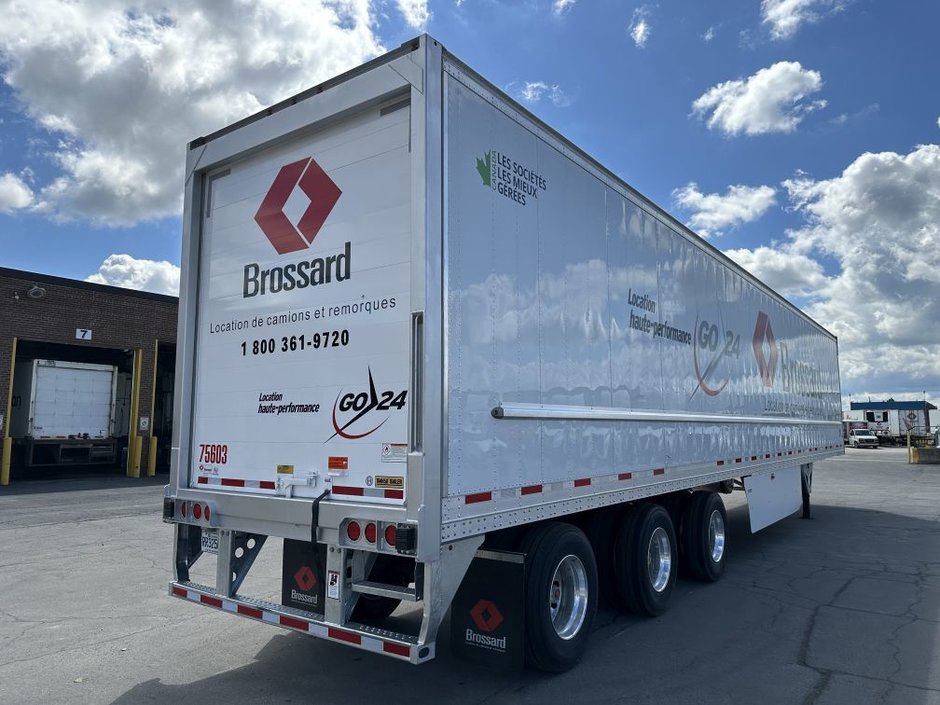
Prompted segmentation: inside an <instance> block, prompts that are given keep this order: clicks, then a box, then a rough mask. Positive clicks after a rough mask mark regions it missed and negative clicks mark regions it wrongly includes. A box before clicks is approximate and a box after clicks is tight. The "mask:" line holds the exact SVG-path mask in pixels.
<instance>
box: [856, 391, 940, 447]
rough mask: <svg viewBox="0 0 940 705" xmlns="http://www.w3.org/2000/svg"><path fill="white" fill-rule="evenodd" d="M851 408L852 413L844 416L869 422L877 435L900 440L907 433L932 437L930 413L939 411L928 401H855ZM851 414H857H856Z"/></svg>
mask: <svg viewBox="0 0 940 705" xmlns="http://www.w3.org/2000/svg"><path fill="white" fill-rule="evenodd" d="M849 408H850V409H851V411H850V412H849V414H847V415H844V416H851V417H852V419H853V420H859V421H867V422H868V423H869V428H870V429H872V430H875V431H876V433H877V432H879V431H882V432H883V433H885V434H887V435H890V436H894V437H898V438H900V437H902V436H904V435H905V434H907V433H910V434H912V435H918V436H920V435H930V433H931V432H932V430H933V425H932V424H931V423H930V412H931V411H936V410H937V407H936V406H934V405H933V404H931V403H930V402H929V401H927V400H921V401H895V400H894V399H886V400H885V401H853V402H850V405H849ZM851 412H856V414H852V413H851ZM873 424H877V425H873ZM879 435H881V434H879Z"/></svg>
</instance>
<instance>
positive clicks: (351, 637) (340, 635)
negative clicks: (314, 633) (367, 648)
mask: <svg viewBox="0 0 940 705" xmlns="http://www.w3.org/2000/svg"><path fill="white" fill-rule="evenodd" d="M326 635H327V636H328V637H330V639H339V640H340V641H345V642H348V643H350V644H356V645H357V646H358V645H361V644H362V637H361V636H359V635H358V634H353V633H352V632H344V631H340V630H339V629H334V628H333V627H330V628H329V629H327V630H326Z"/></svg>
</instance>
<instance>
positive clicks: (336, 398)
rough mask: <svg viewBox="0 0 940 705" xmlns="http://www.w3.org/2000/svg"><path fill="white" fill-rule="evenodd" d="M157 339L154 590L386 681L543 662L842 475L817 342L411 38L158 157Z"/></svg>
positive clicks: (479, 82)
mask: <svg viewBox="0 0 940 705" xmlns="http://www.w3.org/2000/svg"><path fill="white" fill-rule="evenodd" d="M178 341H179V348H180V352H179V355H178V368H177V376H176V384H177V388H176V396H175V398H176V404H177V408H176V417H177V423H175V424H174V436H175V437H174V441H173V459H172V473H171V480H170V484H169V485H168V487H167V490H166V498H165V503H164V517H165V519H166V520H167V521H168V522H172V523H173V524H175V578H174V580H173V581H172V583H171V584H170V586H169V591H170V594H171V595H174V596H176V597H180V598H183V599H185V600H188V601H190V602H193V603H199V604H202V605H207V606H210V607H215V608H217V609H221V610H224V611H226V612H229V613H232V614H238V615H241V616H244V617H248V618H250V619H254V620H256V621H258V622H266V623H269V624H274V625H277V626H281V627H285V628H288V629H293V630H295V631H299V632H302V633H305V634H310V635H314V636H318V637H322V638H325V639H329V640H332V641H336V642H339V643H342V644H348V645H353V646H356V647H359V648H362V649H367V650H371V651H376V652H380V653H384V654H386V655H389V656H392V657H395V658H399V659H404V660H407V661H410V662H412V663H420V662H424V661H427V660H428V659H431V658H433V657H434V654H435V641H436V639H437V633H438V627H439V626H440V624H441V620H442V618H443V617H444V614H445V612H447V610H448V608H451V607H452V617H451V624H452V630H451V631H452V634H451V638H452V641H453V643H454V644H455V646H457V647H458V648H460V649H462V650H464V651H465V652H466V653H469V654H474V653H476V654H478V655H481V656H493V657H496V658H506V659H510V660H511V659H519V660H521V659H523V658H524V659H525V661H526V662H527V663H528V664H529V665H531V666H534V667H536V668H540V669H544V670H549V671H559V670H564V669H566V668H569V667H571V666H572V665H573V664H574V663H576V662H577V661H578V659H579V658H580V657H581V655H582V653H583V652H584V649H585V647H586V644H587V639H588V636H589V633H590V631H591V624H592V620H593V617H594V614H595V611H596V609H597V605H598V602H599V600H600V598H601V597H602V596H606V597H607V598H609V600H610V601H611V603H612V604H615V605H619V606H621V607H624V608H628V609H632V610H635V611H637V612H640V613H644V614H659V613H660V612H662V610H663V609H665V607H666V604H667V602H668V600H669V596H670V593H671V591H672V588H673V585H674V583H675V579H676V571H677V568H678V566H679V564H680V560H681V561H682V562H683V563H684V564H685V565H687V566H688V569H689V572H690V574H691V575H693V576H695V577H698V578H701V579H705V580H716V579H718V578H719V577H720V576H721V574H722V571H723V568H724V565H725V560H726V557H727V551H726V540H727V531H726V521H725V519H726V517H725V510H724V506H723V503H722V501H721V498H720V496H719V495H718V494H717V491H718V490H721V491H731V489H732V488H738V489H743V490H745V491H746V494H747V498H748V505H749V512H750V519H751V528H752V530H755V531H756V530H758V529H760V528H761V527H763V526H766V525H768V524H770V523H773V522H774V521H777V520H779V519H781V518H783V517H786V516H789V515H791V514H793V513H794V512H795V511H797V510H799V509H800V507H801V504H802V506H803V509H804V512H808V509H809V505H808V498H809V491H810V486H811V478H812V467H813V462H814V461H816V460H818V459H820V458H824V457H826V456H829V455H834V454H837V453H841V452H843V451H842V448H843V445H842V438H841V425H840V420H841V403H840V388H839V376H838V365H837V346H836V340H835V338H834V337H833V336H832V335H831V334H830V333H829V332H827V331H826V330H824V329H823V328H821V327H820V326H819V325H818V324H816V323H814V322H813V321H812V320H810V319H809V318H807V317H806V316H805V315H804V314H802V313H801V312H800V311H799V310H797V309H796V308H795V307H794V306H792V305H791V304H789V303H788V302H787V301H785V300H784V299H783V298H781V297H780V296H779V295H777V294H776V293H775V292H773V291H772V290H770V289H769V288H768V287H767V286H765V285H764V284H762V283H761V282H759V281H757V280H756V279H754V277H752V276H751V275H749V274H748V273H747V272H745V271H744V270H743V269H741V268H740V267H738V266H736V265H735V264H733V263H732V262H731V261H730V260H728V259H727V258H726V257H724V256H723V255H722V254H721V253H719V252H718V251H717V250H715V249H714V248H713V247H711V246H710V245H708V244H707V243H705V242H704V241H703V240H701V239H700V238H698V237H697V236H696V235H695V234H694V233H692V232H691V231H689V230H688V229H687V228H686V227H685V226H683V225H682V224H681V223H679V222H678V221H677V220H675V219H674V218H673V217H671V216H670V215H668V214H667V213H665V212H664V211H663V210H662V209H660V208H659V207H657V206H656V205H655V204H653V203H651V202H650V201H649V200H647V199H646V198H644V197H643V196H641V195H640V194H639V193H637V192H636V191H634V190H633V189H632V188H631V187H629V186H628V185H626V184H625V183H623V182H622V181H621V180H620V179H618V178H617V177H616V176H615V175H614V174H612V173H611V172H609V171H608V170H606V169H605V168H604V167H602V166H601V165H600V164H598V163H597V162H595V161H594V160H593V159H591V158H590V157H589V156H588V155H586V154H585V153H584V152H582V151H580V150H579V149H578V148H577V147H575V146H574V145H572V144H571V143H570V142H568V141H567V140H565V139H564V138H563V137H562V136H560V135H559V134H557V133H556V132H554V131H553V130H552V129H551V128H549V127H548V126H547V125H545V124H544V123H542V122H540V121H539V120H538V119H537V118H535V117H534V116H532V115H531V114H530V113H528V112H527V111H526V110H525V109H524V108H522V107H521V106H519V105H518V104H516V103H515V102H513V101H512V100H511V99H509V98H508V97H507V96H506V95H504V94H503V93H502V92H501V91H499V90H498V89H497V88H495V87H494V86H493V85H491V84H489V83H488V82H486V81H485V80H484V79H483V78H482V77H480V76H479V75H477V74H476V73H474V72H473V71H472V70H471V69H469V68H468V67H467V66H465V65H464V64H462V63H461V62H460V61H459V60H457V59H456V58H455V57H453V56H452V55H450V54H449V53H448V52H447V51H446V50H444V49H443V47H441V45H440V44H438V43H437V42H436V41H435V40H433V39H432V38H430V37H427V36H423V37H421V38H419V39H417V40H415V41H413V42H411V43H409V44H407V45H404V46H402V47H401V48H400V49H398V50H396V51H393V52H391V53H390V54H388V55H386V56H383V57H381V58H379V59H376V60H375V61H372V62H371V63H368V64H366V65H364V66H362V67H360V68H358V69H356V70H353V71H351V72H349V73H347V74H344V75H342V76H340V77H338V78H336V79H333V80H331V81H328V82H326V83H324V84H322V85H320V86H317V87H315V88H313V89H311V90H309V91H306V92H304V93H302V94H300V95H298V96H296V97H294V98H292V99H290V100H288V101H285V102H283V103H280V104H278V105H275V106H273V107H272V108H270V109H269V110H266V111H264V112H263V113H260V114H258V115H255V116H252V117H250V118H248V119H246V120H244V121H242V122H240V123H238V124H235V125H233V126H231V127H228V128H226V129H224V130H221V131H219V132H217V133H215V134H212V135H209V136H207V137H204V138H200V139H197V140H195V141H194V142H192V143H191V144H190V145H189V150H188V161H187V174H186V208H185V218H184V243H183V273H182V298H181V315H180V328H179V338H178ZM269 538H270V539H282V540H283V559H282V571H281V572H282V576H281V578H282V590H281V593H282V594H281V599H280V600H279V601H278V600H276V599H271V598H270V596H268V597H267V598H266V599H260V598H259V597H258V596H257V595H254V596H252V595H250V594H243V592H242V588H243V580H244V578H245V576H246V575H247V574H248V572H249V569H250V568H251V565H252V563H253V562H254V559H255V557H256V556H257V555H258V552H259V551H260V550H262V547H263V546H265V545H270V544H271V542H270V541H268V542H267V543H266V541H267V539H269ZM205 554H212V555H214V556H215V558H214V560H215V562H216V565H215V569H214V570H212V569H211V567H210V569H209V571H208V572H207V573H205V574H206V575H207V576H208V577H206V578H204V579H203V582H199V581H197V580H196V578H195V577H194V576H195V575H196V572H197V571H198V570H203V571H205V568H204V567H203V566H200V565H196V564H197V561H198V560H204V559H201V558H200V556H203V555H205ZM209 560H210V561H211V560H212V559H211V558H210V559H209ZM210 566H211V562H210ZM204 583H209V584H204ZM402 602H405V603H414V605H413V609H412V610H411V611H410V612H408V611H407V610H404V609H401V610H399V611H398V612H397V613H396V619H395V621H394V624H395V625H396V626H395V627H394V629H393V628H392V627H390V626H389V625H388V623H386V622H383V618H384V617H386V616H387V615H388V614H389V613H390V612H391V611H392V610H394V609H396V608H397V607H398V606H399V605H400V603H402ZM402 615H404V616H402ZM409 615H410V616H411V617H413V618H414V621H413V623H410V622H408V617H409ZM403 624H404V625H406V626H402V625H403ZM408 624H411V626H410V627H409V626H407V625H408Z"/></svg>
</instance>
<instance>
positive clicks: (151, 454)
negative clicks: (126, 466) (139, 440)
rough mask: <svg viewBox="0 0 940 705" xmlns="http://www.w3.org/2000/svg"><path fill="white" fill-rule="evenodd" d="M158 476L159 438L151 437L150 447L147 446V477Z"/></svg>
mask: <svg viewBox="0 0 940 705" xmlns="http://www.w3.org/2000/svg"><path fill="white" fill-rule="evenodd" d="M156 474H157V437H156V436H151V437H150V445H149V446H147V477H153V476H154V475H156Z"/></svg>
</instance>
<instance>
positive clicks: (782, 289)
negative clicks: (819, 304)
mask: <svg viewBox="0 0 940 705" xmlns="http://www.w3.org/2000/svg"><path fill="white" fill-rule="evenodd" d="M724 252H725V254H726V255H728V257H730V258H731V259H733V260H734V261H735V262H737V263H738V264H740V265H741V266H742V267H744V268H745V269H746V270H747V271H749V272H750V273H751V274H753V275H754V276H755V277H757V278H758V279H760V280H761V281H762V282H764V283H766V284H767V285H768V286H769V287H770V288H772V289H774V290H775V291H777V292H779V293H781V294H783V295H784V296H788V297H801V298H809V299H813V298H817V297H819V296H820V292H824V291H825V290H826V287H827V286H828V283H829V280H828V279H827V278H826V275H825V273H824V272H823V268H822V265H821V264H820V263H819V262H817V261H816V260H814V259H813V258H811V257H809V256H807V255H803V254H799V253H796V252H793V251H792V248H787V247H773V246H772V247H765V246H761V247H758V248H756V249H754V250H747V249H738V250H725V251H724Z"/></svg>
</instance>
